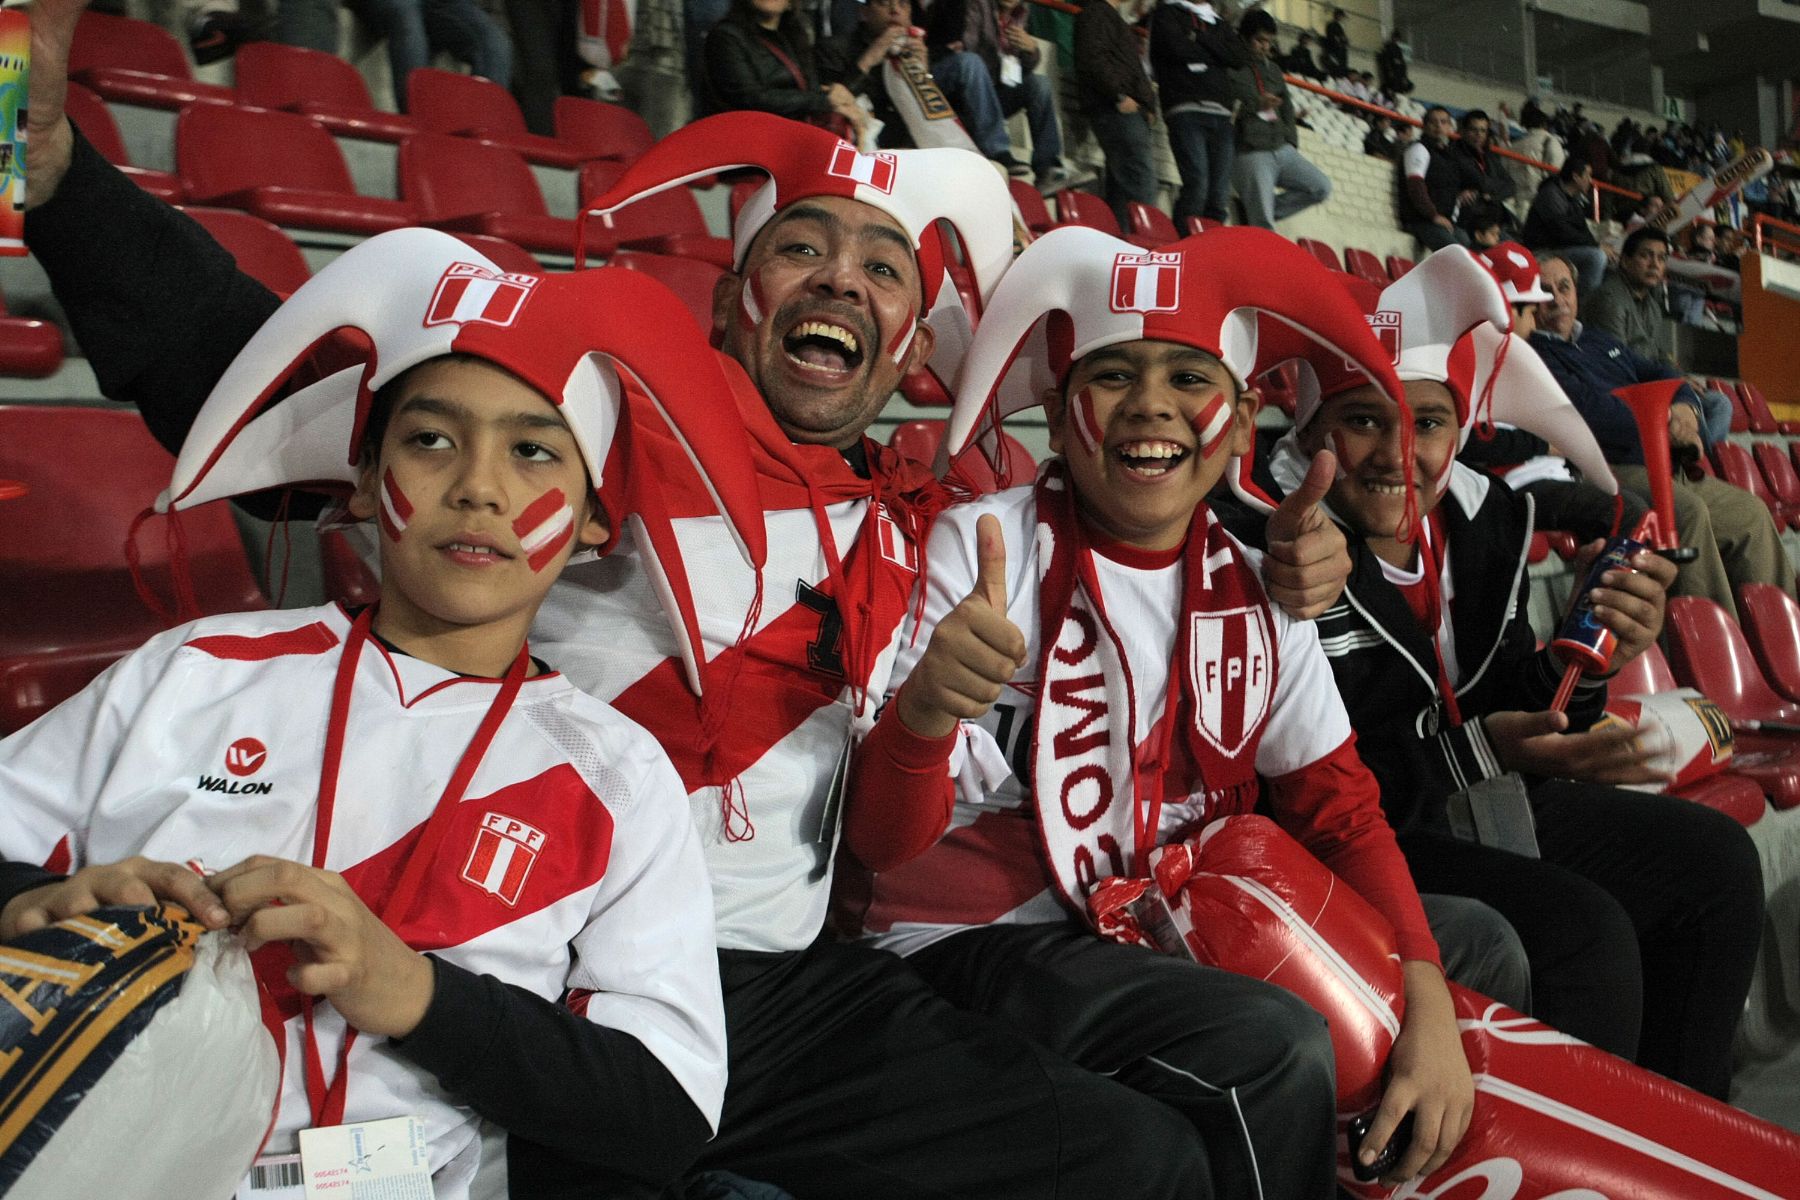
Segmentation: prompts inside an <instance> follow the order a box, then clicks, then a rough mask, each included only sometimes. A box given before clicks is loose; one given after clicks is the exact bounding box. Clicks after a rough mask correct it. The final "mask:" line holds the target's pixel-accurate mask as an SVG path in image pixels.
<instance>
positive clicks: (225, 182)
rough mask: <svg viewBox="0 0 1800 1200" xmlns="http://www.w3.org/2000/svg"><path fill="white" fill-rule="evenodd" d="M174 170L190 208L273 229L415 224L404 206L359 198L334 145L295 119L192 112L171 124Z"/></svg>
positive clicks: (203, 107) (306, 120)
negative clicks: (240, 215)
mask: <svg viewBox="0 0 1800 1200" xmlns="http://www.w3.org/2000/svg"><path fill="white" fill-rule="evenodd" d="M175 167H176V170H177V171H179V172H180V174H181V182H182V184H183V185H184V186H185V187H186V188H187V193H188V199H189V200H190V201H192V202H193V203H196V204H214V205H222V206H224V207H227V208H241V209H244V210H246V211H248V212H252V213H255V214H256V215H257V216H259V217H261V218H262V219H263V220H265V221H270V222H273V223H274V224H276V225H282V226H289V227H294V228H299V229H329V230H333V231H335V232H338V233H356V234H374V233H382V232H385V231H386V230H389V229H399V228H401V227H403V226H406V225H416V224H418V220H419V213H418V211H417V210H416V209H415V208H414V207H413V206H412V205H411V204H409V203H406V202H405V201H401V200H384V199H380V198H377V197H373V196H359V195H357V194H356V185H355V184H354V183H353V182H352V181H351V179H350V168H349V167H347V166H345V165H344V156H343V153H342V152H341V151H340V150H339V149H338V145H337V142H336V141H334V140H333V139H332V136H331V135H330V134H329V133H326V132H325V129H324V127H323V126H322V125H320V124H319V123H318V122H316V121H314V120H312V118H310V117H303V116H301V115H300V114H298V113H285V112H275V111H274V110H273V109H266V108H223V107H220V106H218V105H212V104H196V105H191V106H189V107H188V108H185V109H183V110H182V111H181V115H180V116H179V117H177V118H176V120H175Z"/></svg>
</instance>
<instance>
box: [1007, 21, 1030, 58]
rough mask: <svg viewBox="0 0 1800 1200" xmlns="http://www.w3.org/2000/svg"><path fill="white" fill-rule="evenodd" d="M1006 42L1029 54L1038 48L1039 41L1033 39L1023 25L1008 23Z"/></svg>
mask: <svg viewBox="0 0 1800 1200" xmlns="http://www.w3.org/2000/svg"><path fill="white" fill-rule="evenodd" d="M1006 44H1007V46H1009V47H1010V48H1012V49H1014V50H1017V51H1020V52H1021V53H1025V54H1029V53H1031V52H1032V51H1033V50H1036V49H1037V42H1036V41H1034V40H1033V39H1032V36H1031V34H1029V33H1027V32H1026V31H1025V29H1024V27H1023V26H1020V25H1008V26H1007V27H1006Z"/></svg>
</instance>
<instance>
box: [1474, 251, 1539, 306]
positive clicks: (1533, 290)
mask: <svg viewBox="0 0 1800 1200" xmlns="http://www.w3.org/2000/svg"><path fill="white" fill-rule="evenodd" d="M1481 258H1482V261H1483V262H1485V263H1487V267H1488V270H1490V271H1492V272H1493V273H1494V278H1495V279H1498V280H1499V281H1500V290H1501V291H1502V292H1504V293H1505V294H1506V302H1507V303H1508V304H1548V303H1549V302H1550V301H1552V300H1554V299H1556V297H1555V296H1552V295H1551V294H1550V292H1549V289H1547V288H1546V287H1544V278H1543V272H1542V271H1540V270H1539V269H1538V260H1537V255H1535V254H1533V253H1532V252H1531V251H1529V250H1527V249H1526V248H1525V247H1523V246H1521V245H1519V243H1517V242H1501V243H1500V244H1498V245H1496V246H1490V247H1488V248H1487V249H1486V250H1483V251H1482V252H1481Z"/></svg>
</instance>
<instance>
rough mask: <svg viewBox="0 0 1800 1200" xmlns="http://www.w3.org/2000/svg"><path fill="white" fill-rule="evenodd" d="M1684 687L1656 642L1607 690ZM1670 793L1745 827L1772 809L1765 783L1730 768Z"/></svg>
mask: <svg viewBox="0 0 1800 1200" xmlns="http://www.w3.org/2000/svg"><path fill="white" fill-rule="evenodd" d="M1680 686H1681V685H1680V684H1678V683H1676V682H1675V673H1674V672H1673V671H1671V670H1669V662H1668V660H1667V659H1665V658H1664V657H1663V652H1662V651H1661V650H1660V649H1658V648H1657V646H1656V644H1655V643H1654V642H1652V643H1651V645H1650V648H1649V649H1647V650H1645V651H1644V652H1643V653H1642V654H1640V655H1638V656H1637V657H1636V658H1634V659H1632V660H1631V661H1630V662H1628V663H1626V664H1625V665H1624V666H1623V667H1621V668H1620V669H1619V673H1618V674H1617V675H1614V676H1613V677H1612V679H1611V680H1609V681H1608V682H1607V692H1608V694H1609V695H1612V696H1647V695H1652V694H1654V693H1656V692H1672V691H1674V690H1675V689H1676V688H1678V687H1680ZM1668 794H1669V795H1671V796H1679V797H1680V798H1681V799H1683V800H1692V801H1693V802H1694V803H1696V804H1704V805H1706V807H1708V808H1716V809H1718V810H1719V811H1720V812H1722V813H1724V814H1725V815H1726V816H1728V817H1730V818H1732V819H1733V820H1734V821H1736V822H1737V823H1738V824H1740V825H1744V826H1750V825H1754V824H1756V823H1757V822H1758V821H1760V820H1762V818H1763V814H1764V812H1765V811H1766V810H1767V809H1768V804H1767V802H1766V801H1764V799H1763V790H1762V787H1761V785H1760V784H1758V783H1757V782H1756V781H1755V780H1754V779H1751V778H1749V777H1748V776H1744V775H1737V774H1734V773H1733V772H1732V771H1731V770H1730V769H1729V768H1727V770H1726V771H1725V773H1724V774H1721V775H1714V776H1712V777H1710V778H1707V779H1701V780H1698V781H1696V782H1694V783H1690V784H1688V785H1687V786H1686V787H1681V788H1677V789H1675V790H1674V791H1672V792H1670V793H1668Z"/></svg>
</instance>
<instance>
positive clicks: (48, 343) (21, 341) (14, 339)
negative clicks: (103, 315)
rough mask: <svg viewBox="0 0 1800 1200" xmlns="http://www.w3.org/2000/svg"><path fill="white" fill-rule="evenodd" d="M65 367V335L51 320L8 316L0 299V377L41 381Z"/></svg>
mask: <svg viewBox="0 0 1800 1200" xmlns="http://www.w3.org/2000/svg"><path fill="white" fill-rule="evenodd" d="M62 364H63V340H62V332H61V331H60V330H59V329H57V327H56V326H54V325H52V324H51V323H50V322H48V321H37V320H33V319H31V318H29V317H14V316H9V315H7V312H6V301H5V300H4V299H0V375H14V376H19V377H22V378H25V379H42V378H43V377H44V376H46V375H54V374H55V373H56V369H57V368H58V367H60V366H62ZM6 477H7V478H16V476H6Z"/></svg>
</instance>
